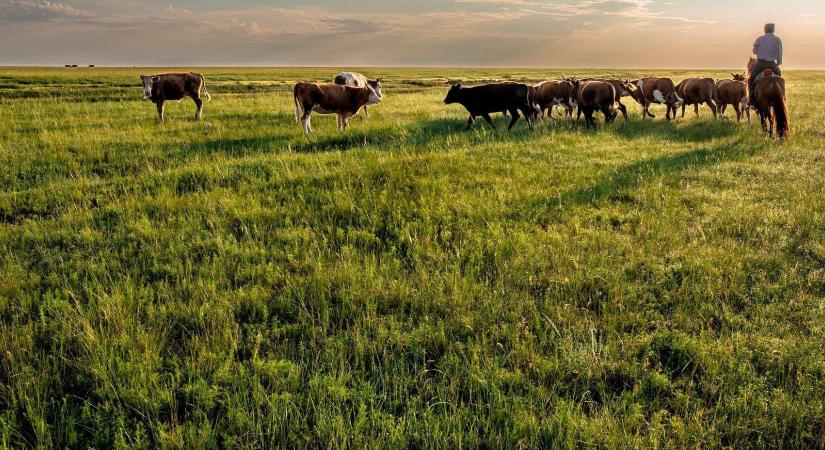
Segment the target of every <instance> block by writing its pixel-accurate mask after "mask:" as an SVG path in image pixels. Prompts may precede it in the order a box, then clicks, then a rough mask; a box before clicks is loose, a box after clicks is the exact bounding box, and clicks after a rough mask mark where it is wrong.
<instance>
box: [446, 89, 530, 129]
mask: <svg viewBox="0 0 825 450" xmlns="http://www.w3.org/2000/svg"><path fill="white" fill-rule="evenodd" d="M444 103H445V104H447V105H450V104H453V103H458V104H460V105H461V106H463V107H465V108H467V111H468V112H469V113H470V119H469V120H468V121H467V129H468V130H469V129H470V128H472V126H473V124H474V123H475V118H476V117H478V116H481V117H483V118H484V120H486V121H487V123H489V124H490V126H491V127H493V128H495V127H496V126H495V125H494V124H493V119H492V118H490V113H497V112H502V111H507V112H509V113H510V115H511V116H512V119H510V125H509V126H508V127H507V129H508V130H509V129H511V128H513V125H515V124H516V122H518V119H519V117H520V116H519V113H518V112H519V111H521V113H522V114H524V119H525V120H527V125H528V126H529V127H530V129H531V130H532V129H533V115H534V114H535V113H533V111H532V110H531V107H530V87H529V86H527V85H526V84H521V83H513V82H505V83H493V84H485V85H483V86H476V87H469V88H466V87H463V86H461V83H458V84H456V85H455V86H453V87H452V88H450V92H448V93H447V98H445V99H444Z"/></svg>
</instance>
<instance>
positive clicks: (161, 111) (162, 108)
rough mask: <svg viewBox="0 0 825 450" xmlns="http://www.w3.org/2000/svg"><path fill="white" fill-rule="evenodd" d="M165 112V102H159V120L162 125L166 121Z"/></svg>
mask: <svg viewBox="0 0 825 450" xmlns="http://www.w3.org/2000/svg"><path fill="white" fill-rule="evenodd" d="M163 110H164V105H163V101H159V102H158V118H160V123H163V122H164V120H163Z"/></svg>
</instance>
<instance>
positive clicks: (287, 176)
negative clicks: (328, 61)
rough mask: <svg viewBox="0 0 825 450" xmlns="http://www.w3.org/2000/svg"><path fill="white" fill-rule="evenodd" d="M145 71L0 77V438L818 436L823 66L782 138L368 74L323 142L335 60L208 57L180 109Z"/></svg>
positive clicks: (823, 285)
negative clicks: (541, 117)
mask: <svg viewBox="0 0 825 450" xmlns="http://www.w3.org/2000/svg"><path fill="white" fill-rule="evenodd" d="M142 71H143V72H146V73H149V72H152V70H149V69H145V70H142ZM140 72H141V70H140V69H117V70H114V69H112V70H110V69H94V70H91V69H90V70H86V69H73V70H63V69H59V70H55V69H0V162H2V165H3V167H2V170H0V358H2V364H0V433H2V434H0V445H3V446H8V447H41V448H47V447H67V448H87V447H97V448H110V447H118V448H141V447H166V448H175V447H181V448H183V447H185V448H201V447H226V448H244V447H272V446H276V447H281V448H302V447H316V448H342V447H349V448H364V447H366V448H404V447H407V448H478V447H488V448H535V447H564V448H575V447H583V446H587V447H589V446H596V447H609V448H617V447H681V448H687V447H709V448H715V447H720V446H733V447H736V448H749V447H780V448H792V447H809V448H810V447H819V448H823V447H825V348H823V347H825V345H823V342H825V329H823V327H825V307H823V300H825V192H823V185H825V153H823V147H824V146H823V144H825V132H823V131H822V130H823V128H822V122H823V120H825V113H823V111H822V108H821V101H820V99H822V98H823V97H825V79H823V76H822V74H821V73H817V72H789V73H788V74H787V80H788V92H789V101H790V109H791V118H792V126H793V137H792V138H791V139H790V140H788V141H787V142H785V143H784V144H779V143H777V142H775V141H772V140H770V139H767V138H766V137H765V136H764V135H763V133H762V132H761V131H760V130H759V129H758V125H757V124H754V125H752V126H748V125H746V124H741V125H737V124H736V123H735V122H731V121H713V120H712V118H711V116H710V113H709V111H708V110H707V109H703V111H702V115H701V116H700V117H698V118H696V117H694V116H693V114H692V112H689V113H688V116H687V118H686V119H678V120H676V121H674V122H665V121H664V118H663V116H664V109H663V108H662V107H656V108H654V109H655V111H654V113H656V114H658V115H659V118H657V119H656V120H654V121H650V120H645V121H642V120H641V117H640V108H639V107H638V106H637V105H635V104H633V105H630V104H629V103H628V105H629V109H630V110H631V113H632V115H631V120H630V122H628V123H623V122H621V121H618V122H617V123H615V124H612V125H610V126H604V124H601V125H600V126H599V128H598V129H597V130H585V129H584V128H583V126H582V125H581V124H572V123H570V122H567V121H566V120H561V121H557V122H554V123H550V122H545V123H543V124H541V125H539V126H538V127H537V129H536V131H534V132H530V131H528V130H526V127H525V124H524V122H521V123H520V124H519V125H518V126H517V127H516V128H515V129H514V130H513V132H511V133H508V132H506V131H503V130H502V129H503V128H504V127H505V125H506V119H504V118H501V117H499V118H497V119H496V121H497V124H498V125H499V127H498V128H499V130H495V131H493V130H490V129H489V128H487V127H486V126H485V125H483V124H479V125H477V127H476V129H475V130H474V131H470V132H464V131H463V127H464V125H465V123H466V115H465V113H464V111H463V110H462V109H461V108H460V107H458V106H450V107H447V106H445V105H443V104H442V103H441V101H442V100H443V97H444V95H445V94H446V90H447V83H448V82H449V81H450V80H457V79H462V80H466V81H467V82H468V83H473V82H481V81H484V80H492V79H513V80H527V81H537V80H539V79H542V78H552V77H556V76H559V75H572V74H577V75H579V76H584V75H597V74H598V75H601V74H615V75H617V76H623V77H624V76H627V77H630V76H640V75H644V74H645V73H652V72H641V71H640V72H632V73H630V72H627V73H626V72H622V71H601V72H597V71H565V72H563V73H562V72H553V71H541V70H480V69H479V70H477V69H472V70H469V69H468V70H459V69H391V70H366V72H367V73H368V74H373V75H383V76H384V77H385V78H386V79H387V80H388V81H387V83H386V85H385V103H384V104H382V105H380V106H377V107H374V108H371V109H370V117H369V118H368V119H360V118H354V119H353V120H352V121H351V124H350V129H349V131H348V133H347V134H343V135H342V134H338V133H337V132H336V131H335V119H334V118H333V117H331V116H313V117H314V121H313V122H314V123H313V125H314V128H315V130H316V135H315V136H313V137H312V138H309V139H307V138H304V137H303V136H302V134H301V127H300V125H299V124H297V123H295V119H294V116H293V111H292V98H291V85H292V83H294V81H295V80H299V79H300V80H325V79H329V78H330V77H331V76H332V75H333V74H334V73H336V72H335V70H334V69H277V70H276V69H204V70H203V72H204V73H205V74H206V76H207V80H208V86H209V89H210V92H211V93H212V95H213V101H212V102H210V103H207V104H206V107H205V116H204V121H203V122H201V123H197V122H194V121H193V120H192V118H191V117H192V115H193V114H194V106H193V104H192V103H191V102H189V101H188V100H187V101H184V102H181V103H180V104H176V103H173V104H170V105H169V106H168V107H167V123H166V124H165V125H160V124H158V123H157V121H156V116H155V110H154V107H153V105H151V104H150V103H148V102H141V101H140V97H141V95H142V91H141V88H140V85H139V80H138V78H137V76H138V75H139V74H140ZM663 74H667V75H670V76H672V77H674V78H675V79H677V80H679V79H681V78H682V77H685V76H688V75H691V73H688V72H670V73H663ZM708 75H711V76H717V77H722V76H725V75H727V72H719V73H710V74H708ZM731 113H732V111H729V112H728V116H729V117H730V115H731Z"/></svg>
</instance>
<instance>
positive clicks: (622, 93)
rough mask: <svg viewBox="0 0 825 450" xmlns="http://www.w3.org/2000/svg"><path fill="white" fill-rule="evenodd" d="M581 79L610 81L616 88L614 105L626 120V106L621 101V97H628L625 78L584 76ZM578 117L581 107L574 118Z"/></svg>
mask: <svg viewBox="0 0 825 450" xmlns="http://www.w3.org/2000/svg"><path fill="white" fill-rule="evenodd" d="M582 81H603V82H605V83H610V84H611V85H613V89H615V90H616V105H617V106H618V108H619V111H621V113H622V116H624V120H625V121H627V106H625V105H624V103H622V98H623V97H630V90H629V88H628V86H627V84H628V81H627V80H624V81H622V80H617V79H613V78H585V79H583V80H582ZM580 118H581V109H579V112H578V116H577V117H576V120H579V119H580Z"/></svg>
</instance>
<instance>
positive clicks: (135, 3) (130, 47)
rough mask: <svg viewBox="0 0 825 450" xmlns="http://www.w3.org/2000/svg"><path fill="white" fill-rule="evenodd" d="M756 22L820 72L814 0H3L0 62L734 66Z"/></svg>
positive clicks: (817, 1)
mask: <svg viewBox="0 0 825 450" xmlns="http://www.w3.org/2000/svg"><path fill="white" fill-rule="evenodd" d="M766 21H772V22H776V24H777V34H778V35H779V36H780V37H781V38H782V40H783V41H784V44H785V67H786V68H825V46H823V42H825V1H823V0H781V1H765V0H752V1H746V0H671V1H658V0H657V1H654V0H561V1H542V0H380V1H377V0H329V1H312V0H308V1H298V0H269V1H267V0H235V1H226V0H197V1H195V0H179V1H174V2H172V3H170V2H168V1H165V2H159V1H154V0H105V1H104V0H64V1H62V2H61V1H41V0H0V65H62V64H65V63H76V64H81V65H86V64H92V63H93V64H98V65H125V66H133V65H136V66H184V65H186V66H195V65H197V66H215V65H224V66H227V65H233V66H234V65H237V66H240V65H255V66H530V67H578V68H590V67H592V68H600V67H616V68H620V67H622V68H648V67H657V68H697V69H700V68H734V67H735V68H738V67H740V66H742V64H743V60H745V59H746V58H747V56H748V55H749V53H750V50H751V45H752V43H753V40H754V39H755V38H756V37H757V36H758V35H759V34H761V28H762V25H763V24H764V23H765V22H766Z"/></svg>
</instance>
